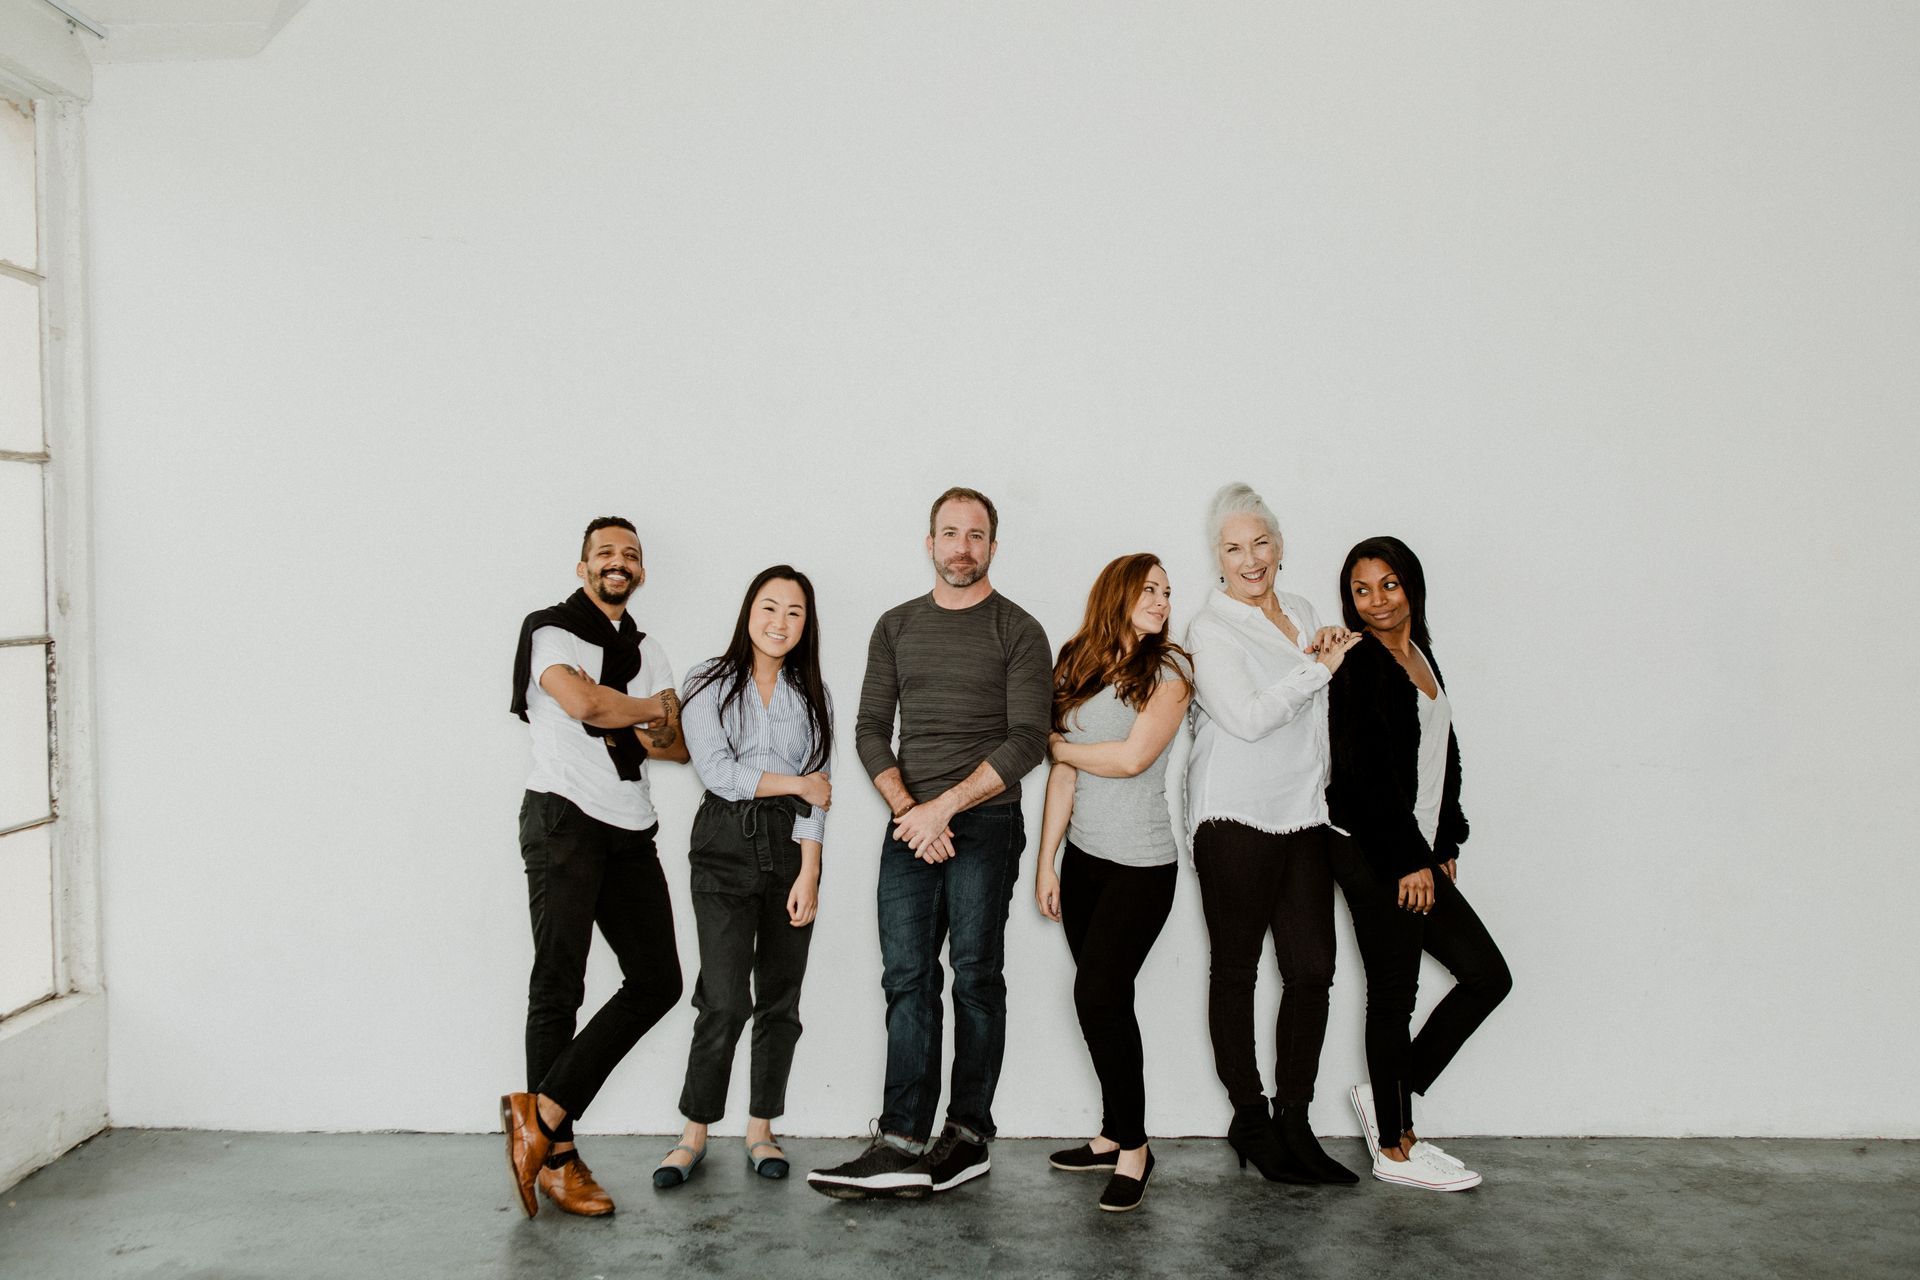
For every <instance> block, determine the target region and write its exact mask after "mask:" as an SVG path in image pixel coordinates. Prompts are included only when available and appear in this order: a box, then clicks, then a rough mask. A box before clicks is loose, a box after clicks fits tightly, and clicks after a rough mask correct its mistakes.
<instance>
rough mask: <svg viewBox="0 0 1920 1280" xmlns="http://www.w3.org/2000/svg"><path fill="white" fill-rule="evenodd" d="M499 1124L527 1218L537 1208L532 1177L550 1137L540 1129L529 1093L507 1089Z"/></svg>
mask: <svg viewBox="0 0 1920 1280" xmlns="http://www.w3.org/2000/svg"><path fill="white" fill-rule="evenodd" d="M500 1127H501V1128H502V1129H505V1130H506V1131H507V1170H508V1172H510V1173H511V1174H512V1175H513V1189H514V1191H515V1192H516V1193H518V1194H519V1196H520V1207H521V1208H522V1209H524V1210H526V1214H527V1216H528V1217H529V1218H531V1217H532V1216H533V1215H534V1214H536V1213H538V1212H540V1202H539V1201H538V1200H536V1199H535V1198H534V1194H533V1181H534V1179H535V1178H536V1177H538V1176H539V1173H540V1167H541V1165H542V1164H543V1163H544V1162H545V1160H546V1158H547V1152H549V1151H551V1150H553V1139H552V1138H549V1137H548V1136H547V1135H546V1134H544V1133H542V1132H540V1109H539V1103H538V1102H537V1101H536V1100H535V1098H534V1096H533V1095H532V1094H530V1093H509V1094H506V1095H504V1096H503V1097H502V1098H501V1099H500Z"/></svg>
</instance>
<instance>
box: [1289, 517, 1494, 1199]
mask: <svg viewBox="0 0 1920 1280" xmlns="http://www.w3.org/2000/svg"><path fill="white" fill-rule="evenodd" d="M1340 594H1341V610H1342V612H1343V613H1344V614H1345V616H1346V622H1347V625H1348V626H1349V627H1351V628H1353V629H1354V630H1355V631H1363V632H1364V637H1363V639H1362V640H1361V642H1360V643H1359V644H1358V645H1356V646H1355V647H1354V649H1353V651H1352V652H1351V653H1349V654H1348V655H1347V660H1346V662H1345V663H1344V664H1343V665H1342V666H1341V668H1340V670H1339V671H1337V672H1335V673H1334V677H1333V684H1332V689H1331V692H1330V694H1329V698H1330V705H1329V712H1328V725H1329V730H1330V734H1331V737H1332V741H1333V770H1332V775H1331V777H1330V778H1329V780H1328V783H1327V806H1328V808H1329V810H1330V811H1331V814H1332V818H1333V822H1334V825H1335V826H1337V827H1339V828H1341V829H1342V830H1343V831H1345V832H1346V833H1347V835H1346V837H1345V838H1341V837H1337V836H1336V837H1335V838H1334V840H1333V842H1332V846H1331V849H1330V851H1329V853H1330V857H1331V860H1332V863H1333V874H1334V879H1335V880H1336V881H1337V882H1338V883H1339V885H1340V889H1341V892H1343V893H1344V894H1345V895H1346V899H1347V908H1348V910H1350V911H1351V912H1352V913H1353V932H1354V937H1355V939H1356V940H1357V941H1358V942H1359V944H1360V959H1361V963H1362V964H1363V965H1364V966H1365V968H1366V973H1367V1018H1366V1042H1367V1074H1368V1075H1369V1076H1370V1077H1371V1084H1370V1087H1369V1086H1368V1085H1355V1086H1354V1088H1353V1091H1352V1094H1351V1097H1352V1100H1353V1107H1354V1111H1355V1112H1356V1113H1357V1114H1358V1115H1359V1117H1360V1127H1361V1132H1362V1134H1363V1135H1364V1136H1365V1138H1366V1140H1367V1149H1368V1151H1369V1152H1370V1153H1371V1154H1372V1156H1373V1176H1374V1177H1376V1178H1379V1179H1380V1180H1381V1181H1383V1182H1391V1183H1396V1184H1398V1185H1401V1186H1409V1187H1419V1188H1422V1189H1425V1190H1429V1191H1465V1190H1467V1189H1469V1188H1471V1187H1476V1186H1478V1185H1480V1175H1479V1174H1477V1173H1475V1172H1473V1171H1472V1170H1471V1169H1468V1168H1467V1167H1466V1166H1465V1165H1464V1164H1462V1163H1461V1162H1460V1161H1459V1160H1456V1159H1454V1158H1453V1157H1452V1156H1450V1155H1448V1154H1447V1153H1446V1152H1444V1151H1442V1150H1441V1149H1440V1148H1439V1147H1436V1146H1434V1145H1433V1144H1432V1143H1430V1142H1423V1141H1421V1140H1420V1138H1419V1137H1418V1136H1417V1135H1416V1134H1415V1132H1414V1128H1413V1095H1414V1094H1416V1093H1425V1092H1426V1091H1427V1089H1428V1088H1429V1087H1431V1086H1432V1084H1433V1082H1434V1080H1435V1078H1437V1077H1438V1076H1439V1074H1440V1072H1441V1071H1442V1070H1444V1069H1445V1068H1446V1065H1447V1064H1448V1063H1449V1062H1451V1061H1452V1060H1453V1057H1454V1055H1455V1054H1456V1053H1458V1052H1459V1051H1460V1047H1461V1046H1462V1045H1463V1044H1465V1043H1466V1041H1467V1037H1468V1036H1470V1035H1472V1034H1473V1033H1474V1031H1475V1030H1476V1029H1477V1028H1478V1027H1479V1026H1480V1024H1481V1023H1482V1022H1484V1021H1486V1018H1487V1015H1488V1014H1490V1013H1492V1012H1493V1010H1494V1006H1496V1005H1498V1004H1499V1003H1500V1002H1501V1001H1502V1000H1504V999H1505V998H1506V995H1507V992H1508V991H1509V990H1511V989H1512V986H1513V979H1512V977H1511V975H1510V974H1509V973H1508V971H1507V962H1506V960H1505V959H1503V958H1502V957H1501V955H1500V948H1499V947H1497V946H1495V945H1494V941H1493V938H1492V936H1491V935H1489V934H1488V932H1487V929H1486V926H1485V925H1483V924H1482V923H1480V917H1479V916H1477V915H1475V914H1474V910H1473V908H1472V907H1471V906H1470V905H1468V903H1467V900H1466V898H1465V896H1463V895H1462V894H1461V892H1460V889H1459V887H1458V885H1457V883H1456V881H1457V880H1458V877H1459V858H1460V846H1461V844H1463V843H1464V842H1465V841H1466V838H1467V819H1466V816H1465V815H1464V814H1463V813H1461V811H1460V748H1459V745H1458V743H1457V742H1456V741H1455V740H1454V735H1453V708H1452V704H1451V703H1450V702H1449V701H1448V700H1447V691H1446V685H1445V683H1444V682H1443V681H1442V680H1441V678H1440V667H1439V664H1438V663H1437V662H1435V661H1434V658H1433V645H1432V641H1431V639H1430V637H1429V635H1428V633H1427V579H1426V573H1425V572H1424V571H1423V570H1422V568H1421V565H1420V560H1419V557H1417V556H1415V555H1414V554H1413V551H1412V550H1411V549H1410V548H1409V547H1408V546H1407V544H1406V543H1404V542H1402V541H1400V539H1398V538H1384V537H1383V538H1368V539H1367V540H1366V541H1365V542H1362V543H1360V544H1359V545H1357V546H1356V547H1354V548H1353V550H1351V551H1349V552H1348V553H1347V559H1346V563H1345V564H1344V565H1343V566H1342V567H1341V570H1340ZM1422 952H1425V953H1426V954H1428V955H1430V956H1432V957H1433V958H1434V959H1436V960H1438V961H1439V962H1440V963H1441V964H1443V965H1445V966H1446V967H1447V968H1448V969H1449V970H1451V971H1452V973H1453V976H1454V986H1453V989H1452V990H1451V991H1449V992H1448V993H1447V995H1446V998H1445V999H1443V1000H1441V1002H1440V1003H1439V1004H1438V1005H1437V1006H1435V1008H1434V1010H1433V1012H1432V1013H1430V1014H1429V1015H1428V1016H1427V1021H1426V1025H1425V1026H1423V1027H1422V1028H1421V1029H1420V1034H1419V1035H1418V1036H1414V1037H1411V1038H1409V1036H1408V1029H1409V1026H1410V1025H1411V1023H1412V1021H1413V1004H1414V998H1415V997H1416V996H1417V995H1418V994H1419V985H1420V955H1421V953H1422Z"/></svg>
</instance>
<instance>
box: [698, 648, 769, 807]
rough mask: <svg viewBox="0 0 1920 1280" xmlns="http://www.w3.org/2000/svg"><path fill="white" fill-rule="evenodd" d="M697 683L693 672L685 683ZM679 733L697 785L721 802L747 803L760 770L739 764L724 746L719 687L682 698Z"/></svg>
mask: <svg viewBox="0 0 1920 1280" xmlns="http://www.w3.org/2000/svg"><path fill="white" fill-rule="evenodd" d="M698 682H699V673H698V672H696V673H695V674H694V675H693V676H692V677H690V678H689V679H688V680H687V688H689V689H691V688H692V687H693V686H694V685H695V684H697V683H698ZM680 732H681V734H682V735H684V736H685V737H686V740H687V754H688V755H689V756H691V757H692V759H693V771H694V772H695V773H697V774H699V775H700V785H702V786H704V787H705V788H706V789H707V790H709V791H711V792H713V794H715V795H717V796H719V797H720V798H721V799H722V800H751V799H753V793H754V792H755V791H757V790H759V788H760V770H758V769H749V768H747V767H746V766H745V765H743V764H741V763H740V758H739V757H738V756H736V755H734V754H733V750H732V749H731V748H730V747H729V746H728V745H727V734H726V730H725V729H723V728H722V727H721V725H720V687H719V686H718V685H716V684H710V685H708V686H707V687H706V688H704V689H702V690H700V692H699V693H697V694H695V695H694V696H692V697H690V698H689V697H686V696H685V695H684V694H683V695H682V699H681V703H680Z"/></svg>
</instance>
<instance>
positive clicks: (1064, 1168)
mask: <svg viewBox="0 0 1920 1280" xmlns="http://www.w3.org/2000/svg"><path fill="white" fill-rule="evenodd" d="M1118 1167H1119V1161H1117V1160H1116V1161H1115V1162H1114V1163H1113V1164H1061V1163H1060V1162H1059V1161H1058V1160H1053V1159H1049V1160H1048V1161H1047V1168H1049V1169H1058V1170H1059V1171H1060V1172H1062V1173H1112V1172H1113V1171H1114V1170H1115V1169H1116V1168H1118Z"/></svg>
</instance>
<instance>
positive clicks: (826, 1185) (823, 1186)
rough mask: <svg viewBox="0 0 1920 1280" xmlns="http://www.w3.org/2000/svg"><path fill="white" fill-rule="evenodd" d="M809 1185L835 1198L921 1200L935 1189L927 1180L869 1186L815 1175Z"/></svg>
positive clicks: (810, 1179) (809, 1178)
mask: <svg viewBox="0 0 1920 1280" xmlns="http://www.w3.org/2000/svg"><path fill="white" fill-rule="evenodd" d="M807 1185H808V1186H810V1187H812V1188H813V1189H814V1190H815V1191H818V1192H819V1193H820V1194H821V1195H823V1196H831V1197H832V1198H833V1199H835V1200H921V1199H924V1198H926V1196H927V1193H928V1192H930V1191H932V1190H933V1187H932V1185H931V1184H929V1183H925V1182H909V1183H904V1184H900V1185H895V1186H886V1187H868V1186H862V1185H860V1184H858V1183H852V1182H827V1181H823V1180H821V1179H817V1178H813V1177H808V1179H807Z"/></svg>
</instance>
